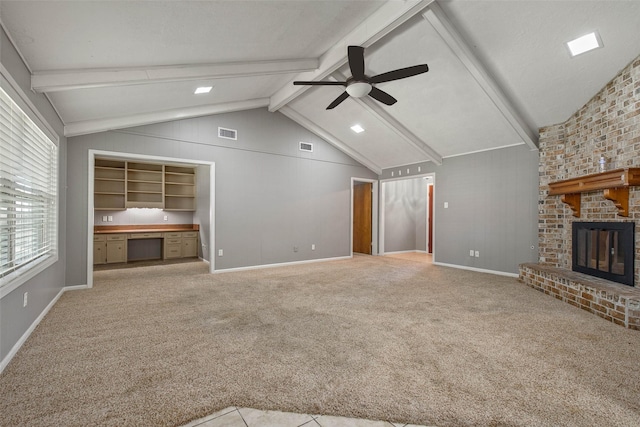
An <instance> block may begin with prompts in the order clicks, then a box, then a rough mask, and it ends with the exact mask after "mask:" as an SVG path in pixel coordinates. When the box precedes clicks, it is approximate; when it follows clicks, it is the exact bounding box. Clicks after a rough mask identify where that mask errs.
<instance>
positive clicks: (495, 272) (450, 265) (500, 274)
mask: <svg viewBox="0 0 640 427" xmlns="http://www.w3.org/2000/svg"><path fill="white" fill-rule="evenodd" d="M433 265H439V266H441V267H451V268H457V269H459V270H470V271H476V272H478V273H488V274H495V275H498V276H507V277H515V278H518V277H519V275H518V274H517V273H507V272H506V271H496V270H486V269H484V268H476V267H467V266H466V265H458V264H446V263H444V262H434V263H433Z"/></svg>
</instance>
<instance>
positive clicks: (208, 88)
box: [193, 86, 213, 95]
mask: <svg viewBox="0 0 640 427" xmlns="http://www.w3.org/2000/svg"><path fill="white" fill-rule="evenodd" d="M211 89H213V86H200V87H199V88H198V89H196V91H195V92H193V93H194V94H196V95H198V94H200V93H209V92H211Z"/></svg>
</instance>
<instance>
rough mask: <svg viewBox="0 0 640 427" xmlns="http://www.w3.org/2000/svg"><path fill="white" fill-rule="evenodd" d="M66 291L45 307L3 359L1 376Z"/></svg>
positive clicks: (0, 370)
mask: <svg viewBox="0 0 640 427" xmlns="http://www.w3.org/2000/svg"><path fill="white" fill-rule="evenodd" d="M64 291H65V288H64V287H63V288H62V289H60V292H58V294H57V295H56V296H55V297H54V298H53V299H52V300H51V302H50V303H49V304H48V305H47V306H46V307H45V309H44V310H42V313H40V315H39V316H38V317H37V318H36V320H34V321H33V323H32V324H31V326H29V329H27V330H26V331H25V332H24V334H22V336H21V337H20V339H19V340H18V342H16V343H15V345H14V346H13V347H12V348H11V351H9V353H8V354H7V355H6V356H5V358H4V359H2V361H1V362H0V374H1V373H2V371H4V368H6V367H7V365H8V364H9V362H11V359H13V356H15V355H16V354H17V353H18V350H20V347H22V345H23V344H24V343H25V342H26V341H27V338H29V336H30V335H31V333H32V332H33V331H34V330H35V329H36V326H38V324H39V323H40V322H41V321H42V319H44V316H46V315H47V313H48V312H49V310H51V307H53V306H54V305H55V303H56V302H57V301H58V299H60V296H62V294H63V293H64Z"/></svg>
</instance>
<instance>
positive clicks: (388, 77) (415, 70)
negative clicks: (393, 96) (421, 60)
mask: <svg viewBox="0 0 640 427" xmlns="http://www.w3.org/2000/svg"><path fill="white" fill-rule="evenodd" d="M427 71H429V66H428V65H427V64H420V65H414V66H413V67H407V68H400V69H398V70H393V71H389V72H387V73H382V74H378V75H377V76H373V77H371V78H370V79H369V81H371V83H383V82H390V81H392V80H399V79H405V78H407V77H412V76H416V75H418V74H422V73H426V72H427Z"/></svg>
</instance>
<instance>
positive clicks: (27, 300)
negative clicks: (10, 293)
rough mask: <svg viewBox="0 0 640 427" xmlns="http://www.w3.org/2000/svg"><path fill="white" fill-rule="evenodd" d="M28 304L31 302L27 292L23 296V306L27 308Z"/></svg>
mask: <svg viewBox="0 0 640 427" xmlns="http://www.w3.org/2000/svg"><path fill="white" fill-rule="evenodd" d="M27 302H29V292H25V293H24V294H23V295H22V306H23V307H26V306H27Z"/></svg>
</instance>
